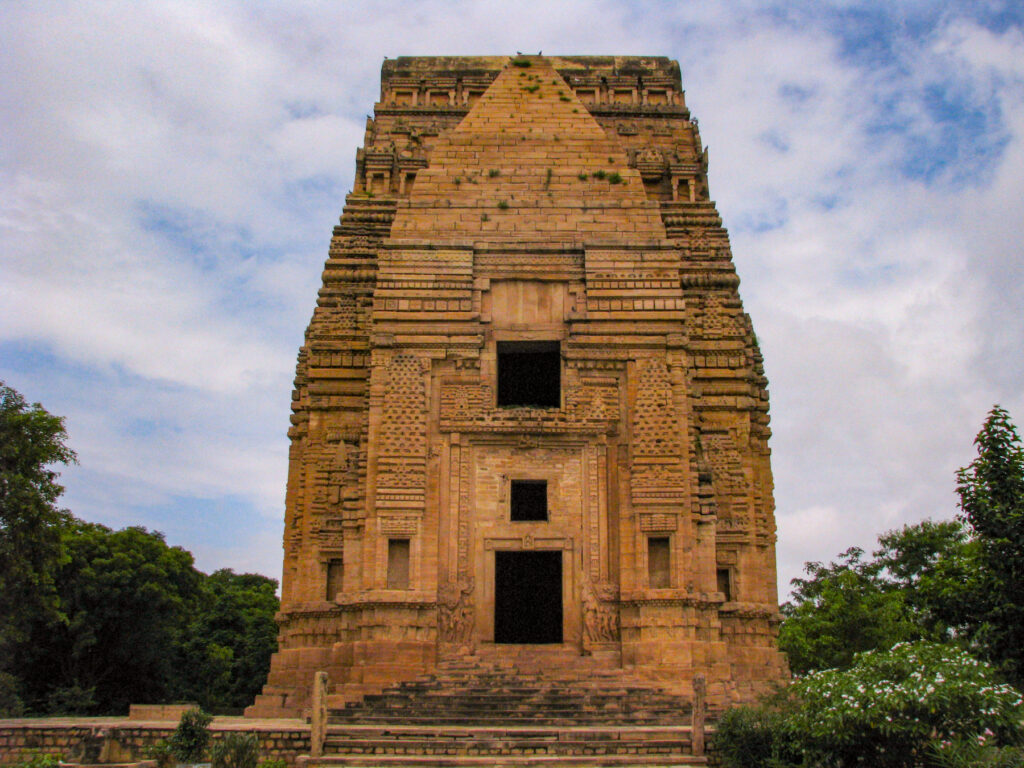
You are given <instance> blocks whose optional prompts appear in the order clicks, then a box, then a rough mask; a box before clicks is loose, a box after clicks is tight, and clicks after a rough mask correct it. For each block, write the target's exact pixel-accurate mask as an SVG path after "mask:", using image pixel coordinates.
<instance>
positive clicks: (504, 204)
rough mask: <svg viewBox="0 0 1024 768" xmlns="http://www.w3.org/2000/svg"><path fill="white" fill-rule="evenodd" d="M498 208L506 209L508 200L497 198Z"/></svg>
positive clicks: (500, 209)
mask: <svg viewBox="0 0 1024 768" xmlns="http://www.w3.org/2000/svg"><path fill="white" fill-rule="evenodd" d="M498 210H499V211H507V210H508V200H499V201H498Z"/></svg>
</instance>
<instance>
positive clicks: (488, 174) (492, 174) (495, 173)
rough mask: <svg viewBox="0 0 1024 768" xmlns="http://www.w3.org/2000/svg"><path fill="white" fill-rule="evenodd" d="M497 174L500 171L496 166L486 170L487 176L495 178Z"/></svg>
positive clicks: (499, 173) (498, 174)
mask: <svg viewBox="0 0 1024 768" xmlns="http://www.w3.org/2000/svg"><path fill="white" fill-rule="evenodd" d="M498 176H501V171H499V170H498V169H497V168H491V170H489V171H488V172H487V177H488V178H491V179H494V178H497V177H498Z"/></svg>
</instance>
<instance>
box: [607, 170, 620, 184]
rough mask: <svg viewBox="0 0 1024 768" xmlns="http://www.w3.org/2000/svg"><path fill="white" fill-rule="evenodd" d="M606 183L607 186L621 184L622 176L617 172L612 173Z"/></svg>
mask: <svg viewBox="0 0 1024 768" xmlns="http://www.w3.org/2000/svg"><path fill="white" fill-rule="evenodd" d="M608 183H609V184H621V183H622V176H620V175H619V172H618V171H612V172H611V173H609V174H608Z"/></svg>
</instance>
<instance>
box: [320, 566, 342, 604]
mask: <svg viewBox="0 0 1024 768" xmlns="http://www.w3.org/2000/svg"><path fill="white" fill-rule="evenodd" d="M344 579H345V565H344V563H343V562H342V561H341V559H340V558H338V559H334V560H328V561H327V593H326V594H325V595H324V599H326V600H330V601H331V602H333V601H334V600H336V599H337V597H338V595H340V594H341V591H342V587H343V582H344Z"/></svg>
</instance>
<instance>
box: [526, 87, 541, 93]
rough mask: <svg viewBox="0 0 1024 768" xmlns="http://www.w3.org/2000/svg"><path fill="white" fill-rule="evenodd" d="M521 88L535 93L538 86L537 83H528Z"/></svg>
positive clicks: (538, 88)
mask: <svg viewBox="0 0 1024 768" xmlns="http://www.w3.org/2000/svg"><path fill="white" fill-rule="evenodd" d="M523 90H524V91H529V92H530V93H536V92H537V91H539V90H540V86H539V85H528V86H526V87H525V88H523Z"/></svg>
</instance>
